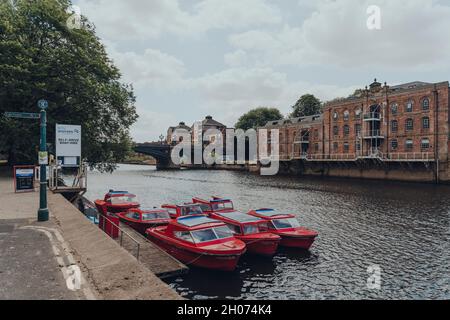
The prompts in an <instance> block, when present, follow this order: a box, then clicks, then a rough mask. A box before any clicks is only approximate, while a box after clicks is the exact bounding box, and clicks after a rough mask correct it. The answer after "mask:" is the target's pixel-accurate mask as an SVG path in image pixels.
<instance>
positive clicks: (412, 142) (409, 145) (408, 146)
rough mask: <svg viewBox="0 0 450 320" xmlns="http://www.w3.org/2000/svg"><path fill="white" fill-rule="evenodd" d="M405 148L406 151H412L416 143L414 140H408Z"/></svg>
mask: <svg viewBox="0 0 450 320" xmlns="http://www.w3.org/2000/svg"><path fill="white" fill-rule="evenodd" d="M405 148H406V151H411V150H412V149H414V141H412V139H408V140H406V143H405Z"/></svg>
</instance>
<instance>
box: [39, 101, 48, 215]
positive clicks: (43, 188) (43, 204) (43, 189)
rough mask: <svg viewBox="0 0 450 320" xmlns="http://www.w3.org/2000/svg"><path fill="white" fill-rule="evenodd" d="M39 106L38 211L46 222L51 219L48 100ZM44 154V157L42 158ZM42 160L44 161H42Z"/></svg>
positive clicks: (41, 102)
mask: <svg viewBox="0 0 450 320" xmlns="http://www.w3.org/2000/svg"><path fill="white" fill-rule="evenodd" d="M38 107H39V109H41V116H40V118H41V146H40V150H39V165H40V166H41V169H40V171H39V175H40V178H41V181H40V195H39V211H38V221H39V222H45V221H48V219H49V212H48V208H47V170H46V169H47V168H46V166H47V164H48V154H47V112H46V111H45V110H47V108H48V102H47V101H46V100H39V102H38ZM41 156H42V158H41ZM41 160H42V161H41Z"/></svg>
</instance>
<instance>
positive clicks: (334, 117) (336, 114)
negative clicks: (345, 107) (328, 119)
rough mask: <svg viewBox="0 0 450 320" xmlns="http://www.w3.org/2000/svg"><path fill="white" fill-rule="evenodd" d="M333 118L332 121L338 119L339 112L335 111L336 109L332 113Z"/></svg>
mask: <svg viewBox="0 0 450 320" xmlns="http://www.w3.org/2000/svg"><path fill="white" fill-rule="evenodd" d="M333 120H334V121H337V120H339V113H337V111H335V112H334V113H333Z"/></svg>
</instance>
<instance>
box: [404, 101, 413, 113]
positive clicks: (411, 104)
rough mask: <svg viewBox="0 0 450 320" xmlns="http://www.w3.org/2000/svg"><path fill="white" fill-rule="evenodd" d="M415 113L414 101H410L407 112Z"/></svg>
mask: <svg viewBox="0 0 450 320" xmlns="http://www.w3.org/2000/svg"><path fill="white" fill-rule="evenodd" d="M413 111H414V101H413V100H409V101H408V103H407V104H406V112H413Z"/></svg>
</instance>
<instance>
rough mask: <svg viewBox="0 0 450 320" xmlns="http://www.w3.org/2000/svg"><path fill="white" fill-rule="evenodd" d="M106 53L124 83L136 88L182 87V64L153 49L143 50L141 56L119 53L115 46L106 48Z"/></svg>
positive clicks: (133, 53) (134, 53)
mask: <svg viewBox="0 0 450 320" xmlns="http://www.w3.org/2000/svg"><path fill="white" fill-rule="evenodd" d="M108 52H109V54H110V56H111V58H112V59H113V61H114V63H115V64H116V65H117V66H118V67H119V69H120V70H121V72H122V74H123V79H124V80H125V81H126V82H130V83H133V84H134V85H135V87H136V88H145V87H147V88H153V89H160V90H166V89H177V88H179V87H181V86H183V81H184V80H183V75H184V73H185V71H186V70H185V66H184V63H183V62H182V61H181V60H179V59H177V58H175V57H173V56H171V55H169V54H166V53H163V52H161V51H159V50H155V49H151V48H148V49H145V50H144V52H143V53H142V54H139V53H136V52H132V51H128V52H120V51H118V50H117V49H116V47H115V46H113V45H110V46H108Z"/></svg>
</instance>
